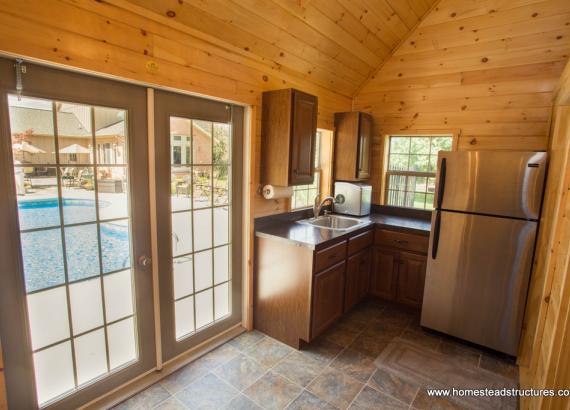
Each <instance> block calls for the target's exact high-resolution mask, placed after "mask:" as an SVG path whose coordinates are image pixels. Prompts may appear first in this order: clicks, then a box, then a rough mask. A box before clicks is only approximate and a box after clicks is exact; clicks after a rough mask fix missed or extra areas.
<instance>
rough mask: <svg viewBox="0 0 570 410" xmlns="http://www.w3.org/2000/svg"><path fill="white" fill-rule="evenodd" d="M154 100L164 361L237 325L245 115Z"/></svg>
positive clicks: (182, 99) (173, 99)
mask: <svg viewBox="0 0 570 410" xmlns="http://www.w3.org/2000/svg"><path fill="white" fill-rule="evenodd" d="M155 95H156V100H155V107H156V110H157V111H156V114H155V124H156V125H157V128H156V130H155V131H156V139H157V144H156V147H155V149H156V156H157V161H156V163H157V170H156V172H157V194H158V196H159V197H158V198H157V209H158V212H159V215H158V220H165V218H168V219H167V220H169V221H170V224H169V227H168V229H163V228H162V229H159V255H160V261H159V269H160V272H159V275H160V290H161V305H162V307H161V314H162V324H163V327H162V329H163V335H162V346H163V355H164V360H168V359H170V358H172V357H174V356H176V355H177V354H180V353H182V352H184V351H185V350H187V349H189V348H191V347H193V346H195V345H196V344H198V343H201V342H202V341H204V340H206V339H207V338H209V337H212V336H214V335H216V334H217V333H219V332H222V331H224V330H225V329H227V328H228V327H230V326H233V325H235V324H237V323H239V321H240V320H241V296H240V293H241V245H240V243H241V237H240V235H241V182H242V181H241V175H242V170H241V136H242V128H243V109H242V108H240V107H234V106H228V105H226V104H222V103H219V102H214V101H209V100H204V99H200V98H194V97H188V96H182V95H177V94H172V93H167V92H157V93H156V94H155ZM161 235H162V236H161ZM161 238H162V240H161ZM166 244H169V245H170V246H165V245H166Z"/></svg>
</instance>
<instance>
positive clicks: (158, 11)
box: [112, 0, 435, 97]
mask: <svg viewBox="0 0 570 410" xmlns="http://www.w3.org/2000/svg"><path fill="white" fill-rule="evenodd" d="M434 2H435V0H233V1H230V0H164V1H155V0H127V1H126V2H124V3H125V4H126V3H129V4H131V5H132V6H135V7H137V8H138V9H139V12H141V11H144V12H147V13H148V12H151V13H153V14H155V15H158V16H162V17H164V16H166V17H167V18H168V19H170V20H171V21H172V22H173V23H176V24H182V25H184V26H186V27H188V28H191V29H193V30H198V31H200V32H202V33H205V34H207V35H209V36H211V37H212V38H213V39H216V40H221V41H223V42H224V43H226V44H225V46H226V47H227V48H228V49H229V51H232V52H236V51H237V52H239V53H240V54H242V55H243V56H245V57H250V58H252V59H255V60H258V62H262V63H263V64H265V65H266V66H267V67H268V68H269V69H270V70H277V71H280V72H282V73H285V74H287V75H290V76H294V77H299V78H302V79H303V80H304V81H310V82H312V83H314V84H315V85H318V86H321V87H324V88H326V89H329V90H333V91H334V92H336V93H338V94H341V95H344V96H348V97H352V96H353V95H354V94H355V93H356V92H357V91H358V89H359V88H360V87H361V85H362V84H364V83H365V82H366V80H367V79H368V78H369V77H370V76H371V75H373V74H374V72H375V71H376V70H377V69H378V68H379V67H381V65H382V63H383V62H384V61H385V60H386V59H387V58H388V57H389V56H390V55H391V53H392V51H393V50H394V49H395V48H396V47H397V46H398V45H399V44H400V42H402V40H403V39H405V38H406V36H407V35H408V33H409V32H410V31H411V30H412V29H413V28H414V27H415V26H416V25H417V24H418V22H419V21H420V19H421V18H422V17H423V16H424V15H425V14H426V12H427V11H428V10H429V9H430V8H431V6H432V3H434ZM112 3H116V2H114V1H112ZM217 45H218V46H220V43H217Z"/></svg>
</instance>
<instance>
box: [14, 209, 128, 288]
mask: <svg viewBox="0 0 570 410" xmlns="http://www.w3.org/2000/svg"><path fill="white" fill-rule="evenodd" d="M62 205H63V220H64V222H65V224H66V225H69V224H78V223H82V225H76V226H65V228H64V232H63V235H62V232H61V228H60V226H59V225H60V215H59V204H58V201H57V199H51V198H50V199H38V200H24V201H20V202H19V203H18V214H19V220H20V228H21V229H22V230H29V229H34V230H32V231H28V232H22V233H21V235H20V236H21V244H22V256H23V261H24V276H25V282H26V290H27V291H28V292H31V291H36V290H39V289H43V288H46V287H52V286H56V285H59V284H62V283H64V282H65V266H67V274H68V279H69V281H70V282H73V281H76V280H79V279H84V278H89V277H94V276H97V275H99V274H100V273H101V272H103V273H108V272H114V271H118V270H122V269H127V268H129V267H130V263H131V252H130V240H129V223H128V220H127V219H125V220H120V221H113V222H101V223H99V224H97V223H95V220H96V212H95V206H96V204H95V201H93V200H88V199H64V200H63V201H62ZM103 206H104V204H103ZM40 228H41V229H40ZM35 229H38V230H35ZM98 233H99V235H100V241H101V246H99V237H98ZM62 236H63V238H62ZM64 246H65V257H64V250H63V249H64ZM99 249H101V255H99Z"/></svg>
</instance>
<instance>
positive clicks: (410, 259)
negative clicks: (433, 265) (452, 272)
mask: <svg viewBox="0 0 570 410" xmlns="http://www.w3.org/2000/svg"><path fill="white" fill-rule="evenodd" d="M426 263H427V259H426V257H425V256H424V255H418V254H415V253H410V252H400V266H399V269H398V293H397V298H396V300H397V301H398V303H402V304H405V305H408V306H411V307H415V308H420V307H421V306H422V299H423V296H424V282H425V276H426Z"/></svg>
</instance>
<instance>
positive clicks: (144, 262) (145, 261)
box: [139, 255, 152, 268]
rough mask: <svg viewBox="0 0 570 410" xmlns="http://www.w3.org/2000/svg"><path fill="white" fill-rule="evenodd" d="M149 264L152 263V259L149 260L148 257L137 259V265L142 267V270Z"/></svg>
mask: <svg viewBox="0 0 570 410" xmlns="http://www.w3.org/2000/svg"><path fill="white" fill-rule="evenodd" d="M151 263H152V259H151V258H150V256H147V255H141V256H140V257H139V265H140V266H142V267H143V268H146V267H147V266H150V264H151Z"/></svg>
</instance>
